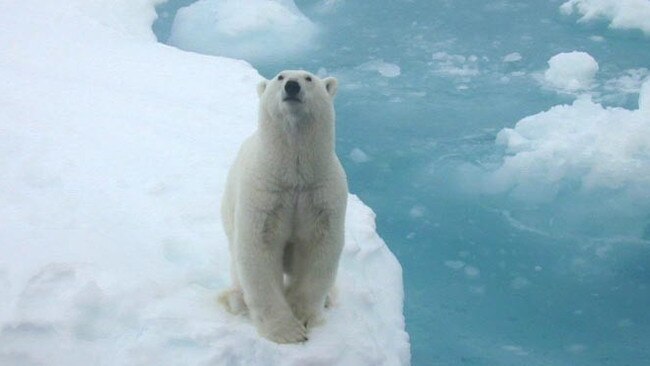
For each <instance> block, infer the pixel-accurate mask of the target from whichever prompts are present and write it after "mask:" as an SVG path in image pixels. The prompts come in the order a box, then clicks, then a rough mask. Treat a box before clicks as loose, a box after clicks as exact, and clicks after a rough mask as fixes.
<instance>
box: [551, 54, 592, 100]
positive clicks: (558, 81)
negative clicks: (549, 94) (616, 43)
mask: <svg viewBox="0 0 650 366" xmlns="http://www.w3.org/2000/svg"><path fill="white" fill-rule="evenodd" d="M548 66H549V68H548V69H547V70H546V72H545V73H544V80H545V82H546V83H547V84H548V85H549V86H551V87H553V88H556V89H559V90H563V91H568V92H575V91H579V90H587V89H589V88H591V86H592V84H593V81H594V77H595V76H596V72H597V71H598V63H597V62H596V60H594V58H593V57H591V55H589V54H588V53H586V52H577V51H573V52H567V53H559V54H557V55H555V56H553V57H551V59H550V60H548Z"/></svg>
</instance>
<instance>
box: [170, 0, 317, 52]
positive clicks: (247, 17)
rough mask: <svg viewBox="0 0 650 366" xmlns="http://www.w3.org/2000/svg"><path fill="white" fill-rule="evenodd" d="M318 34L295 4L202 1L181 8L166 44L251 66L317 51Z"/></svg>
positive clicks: (269, 0) (290, 1)
mask: <svg viewBox="0 0 650 366" xmlns="http://www.w3.org/2000/svg"><path fill="white" fill-rule="evenodd" d="M317 33H318V29H317V27H316V25H315V24H314V23H313V22H312V21H310V20H309V19H308V18H307V17H306V16H305V15H304V14H302V13H301V12H300V10H299V9H298V8H297V7H296V5H295V4H294V2H293V0H248V1H239V0H199V1H197V2H195V3H193V4H191V5H189V6H187V7H185V8H182V9H179V11H178V13H177V14H176V18H175V19H174V24H173V26H172V30H171V35H170V38H169V40H168V43H169V44H171V45H173V46H176V47H179V48H181V49H184V50H190V51H195V52H200V53H203V54H210V55H219V56H228V57H235V58H241V59H245V60H249V61H259V60H269V59H277V60H284V59H287V57H288V56H289V55H293V54H299V53H301V52H305V51H307V50H310V49H313V47H314V42H315V39H316V36H317Z"/></svg>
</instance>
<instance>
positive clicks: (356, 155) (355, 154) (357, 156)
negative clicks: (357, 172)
mask: <svg viewBox="0 0 650 366" xmlns="http://www.w3.org/2000/svg"><path fill="white" fill-rule="evenodd" d="M350 159H352V161H354V162H355V163H358V164H360V163H366V162H368V161H370V157H369V156H368V154H366V153H365V151H363V150H361V149H359V148H358V147H355V148H354V149H352V151H350Z"/></svg>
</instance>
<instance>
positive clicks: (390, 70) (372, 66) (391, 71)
mask: <svg viewBox="0 0 650 366" xmlns="http://www.w3.org/2000/svg"><path fill="white" fill-rule="evenodd" d="M359 69H360V70H367V71H376V72H378V73H379V74H380V75H381V76H384V77H387V78H394V77H397V76H399V75H400V73H401V70H400V67H399V65H396V64H392V63H389V62H384V61H383V60H372V61H368V62H366V63H364V64H362V65H360V66H359Z"/></svg>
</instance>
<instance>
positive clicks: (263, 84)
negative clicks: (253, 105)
mask: <svg viewBox="0 0 650 366" xmlns="http://www.w3.org/2000/svg"><path fill="white" fill-rule="evenodd" d="M266 82H267V80H262V81H260V83H259V84H257V96H258V97H261V96H262V94H264V90H266Z"/></svg>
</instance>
